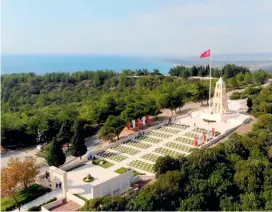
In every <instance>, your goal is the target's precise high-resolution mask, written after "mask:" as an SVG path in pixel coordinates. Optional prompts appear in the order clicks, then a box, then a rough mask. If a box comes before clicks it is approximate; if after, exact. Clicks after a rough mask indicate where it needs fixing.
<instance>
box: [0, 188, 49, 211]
mask: <svg viewBox="0 0 272 212" xmlns="http://www.w3.org/2000/svg"><path fill="white" fill-rule="evenodd" d="M50 190H51V189H50V188H45V187H43V186H41V185H38V184H32V185H30V186H29V187H28V188H27V189H25V190H21V191H18V192H17V193H16V195H15V196H16V199H17V201H18V202H19V204H21V205H23V204H26V203H28V202H31V201H32V200H34V199H37V198H38V197H40V196H42V195H44V194H46V193H47V192H49V191H50ZM16 207H17V205H16V202H15V201H14V199H13V198H12V197H11V198H10V197H3V198H1V211H11V210H14V209H15V208H16Z"/></svg>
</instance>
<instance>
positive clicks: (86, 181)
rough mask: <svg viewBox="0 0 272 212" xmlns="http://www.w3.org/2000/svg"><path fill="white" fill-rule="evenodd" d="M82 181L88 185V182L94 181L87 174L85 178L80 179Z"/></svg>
mask: <svg viewBox="0 0 272 212" xmlns="http://www.w3.org/2000/svg"><path fill="white" fill-rule="evenodd" d="M82 181H83V182H85V183H90V182H93V181H94V178H93V177H92V176H91V175H90V174H88V175H87V177H84V178H83V179H82Z"/></svg>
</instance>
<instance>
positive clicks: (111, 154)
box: [97, 151, 127, 162]
mask: <svg viewBox="0 0 272 212" xmlns="http://www.w3.org/2000/svg"><path fill="white" fill-rule="evenodd" d="M97 155H99V156H101V157H103V158H109V159H111V160H115V161H117V162H120V161H122V160H125V159H127V157H126V156H124V155H122V154H118V153H115V152H109V151H103V152H100V153H98V154H97Z"/></svg>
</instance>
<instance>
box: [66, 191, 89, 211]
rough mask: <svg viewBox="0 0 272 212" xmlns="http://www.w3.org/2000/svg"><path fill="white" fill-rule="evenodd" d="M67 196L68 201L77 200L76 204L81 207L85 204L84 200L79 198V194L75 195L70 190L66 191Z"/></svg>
mask: <svg viewBox="0 0 272 212" xmlns="http://www.w3.org/2000/svg"><path fill="white" fill-rule="evenodd" d="M66 198H67V200H68V201H69V200H71V201H73V202H75V203H76V204H78V205H80V206H81V207H82V206H83V205H84V204H85V201H84V200H82V199H80V198H78V197H77V196H75V195H73V194H72V193H70V192H66ZM81 207H80V208H81Z"/></svg>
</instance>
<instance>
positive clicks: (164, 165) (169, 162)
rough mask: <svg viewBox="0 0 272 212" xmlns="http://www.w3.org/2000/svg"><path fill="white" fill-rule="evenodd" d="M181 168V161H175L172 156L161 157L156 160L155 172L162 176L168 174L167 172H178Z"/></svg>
mask: <svg viewBox="0 0 272 212" xmlns="http://www.w3.org/2000/svg"><path fill="white" fill-rule="evenodd" d="M180 166H181V163H180V160H179V159H175V158H173V157H171V156H168V155H167V156H165V157H159V158H158V159H157V160H156V163H155V166H154V171H155V172H156V176H157V177H158V176H160V175H161V174H164V173H166V172H167V171H170V170H171V171H173V170H178V169H179V168H180Z"/></svg>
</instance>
